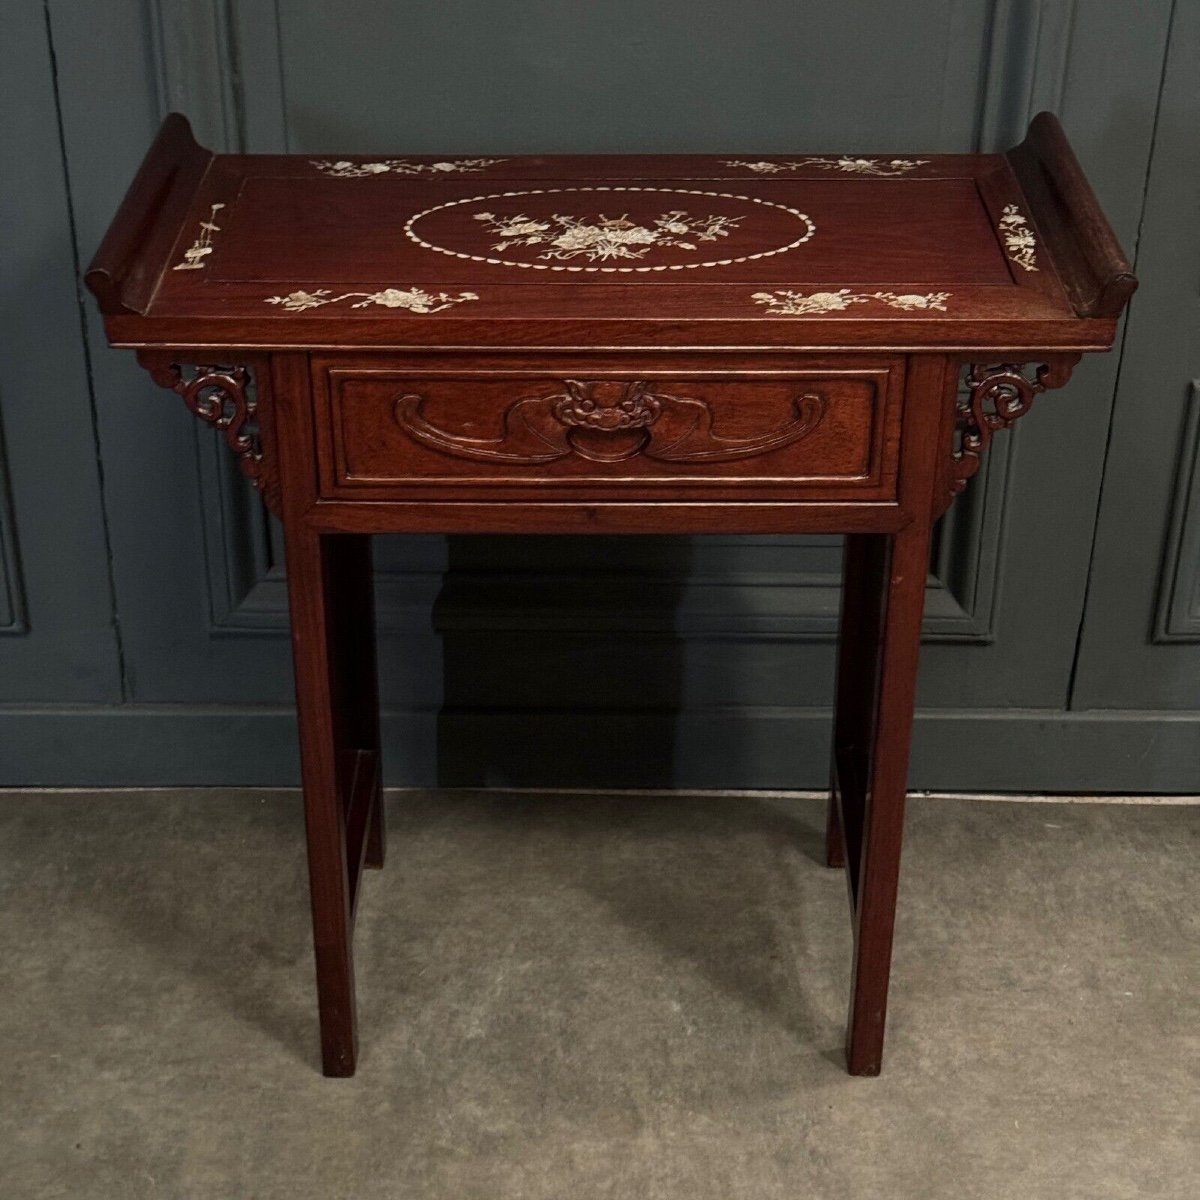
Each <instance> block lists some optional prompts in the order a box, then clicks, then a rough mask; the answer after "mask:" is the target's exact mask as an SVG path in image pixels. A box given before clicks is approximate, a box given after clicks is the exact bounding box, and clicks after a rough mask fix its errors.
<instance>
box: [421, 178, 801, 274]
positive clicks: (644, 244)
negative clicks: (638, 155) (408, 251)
mask: <svg viewBox="0 0 1200 1200" xmlns="http://www.w3.org/2000/svg"><path fill="white" fill-rule="evenodd" d="M404 232H405V233H406V234H407V235H408V236H409V237H410V238H411V239H412V240H413V241H414V242H416V243H417V245H418V246H423V247H424V248H425V249H426V250H433V251H436V252H437V253H438V254H449V255H450V256H451V257H453V258H465V259H468V260H470V261H472V262H482V263H491V264H493V265H494V266H500V267H524V268H526V269H528V270H533V271H564V272H580V273H600V274H614V275H630V274H640V273H643V272H648V271H686V270H692V269H697V268H704V267H725V266H729V265H730V264H732V263H742V262H750V261H752V260H753V259H756V258H769V257H771V256H772V255H774V254H783V253H785V252H786V251H788V250H794V249H795V248H796V247H797V246H800V245H803V243H805V242H807V241H808V240H809V239H810V238H811V237H812V236H813V234H814V233H816V226H815V225H814V224H813V223H812V220H811V219H810V218H809V217H808V216H807V215H806V214H804V213H802V212H800V211H799V210H798V209H795V208H789V207H788V206H787V205H786V204H777V203H775V202H774V201H772V200H760V199H758V198H757V197H755V196H738V195H734V194H732V193H729V192H706V191H699V190H691V189H685V188H655V187H571V188H531V189H526V190H523V191H515V192H496V193H493V194H492V195H488V196H470V197H468V198H467V199H465V200H449V201H447V202H446V203H445V204H438V205H435V206H434V207H433V208H427V209H425V210H424V211H423V212H419V213H417V214H416V215H415V216H413V217H410V218H409V219H408V221H406V222H405V225H404Z"/></svg>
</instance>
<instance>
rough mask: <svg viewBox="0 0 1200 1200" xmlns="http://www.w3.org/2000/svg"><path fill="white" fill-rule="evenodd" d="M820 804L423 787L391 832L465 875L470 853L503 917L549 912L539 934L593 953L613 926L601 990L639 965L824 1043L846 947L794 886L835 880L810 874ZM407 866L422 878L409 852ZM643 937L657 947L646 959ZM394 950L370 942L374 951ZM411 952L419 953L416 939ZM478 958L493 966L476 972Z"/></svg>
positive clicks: (469, 871)
mask: <svg viewBox="0 0 1200 1200" xmlns="http://www.w3.org/2000/svg"><path fill="white" fill-rule="evenodd" d="M822 814H823V808H822V806H821V805H820V804H819V803H817V802H815V801H783V800H765V799H764V800H757V799H753V798H744V797H737V798H735V797H715V796H714V797H704V796H684V797H678V796H671V797H666V796H651V795H636V794H634V795H623V796H606V795H588V796H578V795H569V794H555V793H548V794H538V795H529V794H521V793H519V792H512V793H490V794H486V795H484V794H479V793H471V792H461V793H456V794H440V795H435V796H429V797H426V796H422V795H419V794H418V795H415V796H412V797H406V798H405V800H404V813H403V816H402V817H401V818H400V820H399V822H398V824H397V829H396V834H397V836H400V837H402V839H403V840H404V842H405V843H406V844H411V845H421V844H423V843H424V841H425V840H426V839H429V840H431V841H433V842H436V843H438V844H440V845H442V846H445V845H448V844H453V845H457V846H461V847H462V857H461V859H460V861H459V862H458V863H457V864H456V866H455V868H454V869H455V870H461V871H462V872H463V873H464V874H466V875H473V873H476V872H478V870H479V869H480V868H479V865H478V863H476V862H475V857H476V856H483V855H486V856H487V858H486V861H485V862H484V865H483V867H482V870H483V871H484V872H485V873H486V874H488V875H492V876H493V878H492V880H491V881H490V882H489V881H488V880H487V879H486V878H481V877H479V876H478V875H477V874H474V876H473V877H474V879H475V882H474V884H473V885H472V886H474V887H477V888H480V889H482V890H484V891H489V890H490V891H491V892H492V894H494V895H495V896H496V897H497V898H498V899H497V901H496V902H497V903H503V905H504V906H505V908H506V911H508V912H510V913H511V912H523V913H532V914H535V917H534V923H535V924H536V925H538V927H539V928H542V927H543V926H541V924H540V922H539V921H538V920H537V919H536V914H538V913H544V918H545V922H546V924H545V926H544V928H546V929H553V927H554V926H555V923H557V924H558V925H559V926H561V927H562V932H561V934H553V933H552V934H550V935H548V936H551V937H552V938H553V937H561V939H562V940H563V942H564V943H567V942H570V943H571V944H572V947H573V948H574V947H577V946H578V945H580V944H583V945H586V946H588V947H589V949H588V953H596V954H601V955H602V954H603V953H604V949H603V948H605V947H610V946H612V945H613V938H614V936H615V935H614V930H620V931H621V934H620V937H619V938H618V942H619V943H620V944H621V945H622V946H624V949H623V950H622V951H621V952H620V953H619V954H616V953H614V955H613V957H612V958H611V959H609V960H608V964H607V967H605V966H604V965H603V964H604V960H603V958H601V959H600V960H598V961H599V962H600V963H601V965H600V967H599V970H600V972H601V975H603V973H604V972H605V971H606V970H607V969H610V968H611V970H612V971H613V972H615V973H617V975H615V976H614V977H613V979H610V981H609V983H610V985H612V986H618V984H620V985H624V984H625V983H627V982H628V980H626V979H625V978H624V977H623V975H621V973H622V972H627V971H635V970H638V969H644V970H645V971H646V972H647V976H646V985H647V987H649V988H654V987H656V986H659V985H660V984H661V983H662V981H664V980H665V981H672V980H673V981H675V984H678V983H679V981H681V980H682V981H684V983H685V984H686V980H687V979H688V978H690V977H692V976H698V977H700V978H701V979H703V980H704V981H707V984H708V985H710V986H711V987H712V988H713V989H714V990H716V991H717V992H719V993H720V994H722V995H724V996H725V997H727V998H728V999H732V1000H733V1001H735V1002H736V1003H737V1004H739V1005H744V1006H747V1007H748V1008H751V1009H753V1010H754V1011H756V1012H757V1013H759V1014H760V1015H761V1017H763V1018H765V1019H766V1020H767V1021H768V1022H769V1023H770V1024H773V1025H774V1026H776V1027H777V1028H778V1029H780V1030H782V1031H784V1032H785V1033H786V1034H788V1035H789V1036H790V1037H792V1038H794V1039H795V1040H796V1042H797V1043H808V1044H812V1045H818V1044H821V1043H825V1042H828V1040H829V1038H830V1037H831V1034H832V1031H833V1024H832V1023H831V1017H830V1014H829V1013H828V1012H827V1011H826V1010H825V1008H823V1007H821V1006H820V1005H819V1004H814V1003H813V1001H812V996H813V995H814V994H821V995H822V996H823V997H824V996H826V995H827V994H828V993H829V991H830V988H831V986H833V984H832V978H831V973H830V972H829V971H828V970H827V961H826V960H827V959H836V957H837V955H838V954H839V953H840V947H833V946H829V945H826V944H825V943H826V942H827V941H828V940H829V939H828V937H827V936H826V931H825V928H824V925H822V927H821V929H820V930H819V931H817V933H816V934H815V935H814V934H813V931H812V930H810V929H809V917H810V914H809V913H808V912H806V906H805V901H804V899H803V897H802V895H801V892H802V891H804V890H805V889H809V888H815V889H822V888H824V886H825V885H826V883H827V882H830V881H826V880H825V879H824V878H823V876H822V875H818V874H817V872H818V867H817V866H816V865H815V864H816V862H817V861H818V860H817V858H816V855H815V854H814V853H812V851H813V850H814V849H815V847H816V846H817V845H818V844H819V842H820V829H821V819H822ZM412 870H413V871H414V872H415V873H416V875H417V876H420V875H421V874H422V873H423V867H422V865H421V864H420V862H419V861H417V859H416V858H414V860H413V862H412ZM819 870H820V871H821V872H823V871H824V868H823V867H821V868H819ZM798 880H801V881H802V882H803V887H802V888H799V889H798V886H797V882H798ZM412 882H413V887H412V891H411V892H410V893H409V895H410V896H411V897H412V898H413V899H412V902H413V903H417V904H424V903H425V901H424V900H422V899H419V898H418V897H419V894H420V893H421V892H423V891H424V890H425V888H426V887H429V888H433V889H435V890H436V885H435V881H434V880H433V879H432V878H431V879H430V880H429V881H428V883H427V884H425V883H423V882H422V881H421V880H420V879H419V878H417V879H414V880H413V881H412ZM832 882H836V881H832ZM572 894H574V897H573V895H572ZM822 894H823V893H822ZM499 897H503V900H502V901H501V900H500V899H499ZM839 900H840V897H839ZM439 903H443V904H444V903H445V897H444V895H443V896H442V897H441V899H440V900H439ZM834 907H838V906H837V905H835V906H834ZM597 912H599V913H600V914H607V915H596V914H597ZM442 915H443V916H444V914H442ZM466 916H467V910H466V909H464V919H465V917H466ZM406 924H408V925H409V928H410V929H419V927H420V924H421V921H420V916H419V914H418V913H410V914H409V915H408V918H407V919H406ZM518 924H519V922H518V921H517V920H516V919H515V918H514V919H512V920H506V921H505V922H504V929H503V932H501V930H500V926H499V925H498V927H497V936H496V937H495V938H494V939H490V940H486V944H485V945H484V946H482V947H478V948H477V949H476V950H475V951H474V953H476V954H479V953H483V954H487V953H490V952H493V951H495V950H496V946H497V945H499V944H500V943H501V942H503V941H504V940H506V939H507V938H508V937H509V936H510V935H511V932H512V928H514V927H517V925H518ZM374 933H375V936H376V937H380V938H382V939H383V940H384V941H385V942H388V943H390V942H392V941H394V940H397V939H398V934H397V932H396V931H395V930H394V929H393V930H381V929H375V930H374ZM630 934H632V935H633V936H632V938H630V937H629V935H630ZM417 936H418V937H419V936H421V934H420V933H418V934H417ZM813 936H816V938H817V941H818V945H817V947H815V948H814V946H813V945H812V944H811V940H810V939H811V938H812V937H813ZM630 943H632V945H633V947H634V950H633V951H630V950H629V945H630ZM638 943H644V944H645V945H647V946H648V947H650V948H652V950H651V952H650V953H648V954H647V955H646V956H645V958H644V960H641V959H639V957H638V955H637V953H636V946H637V945H638ZM488 946H490V947H491V950H489V949H488ZM397 952H398V948H397V947H395V946H392V947H390V948H389V946H386V945H373V946H372V947H371V950H370V955H371V957H372V958H373V959H375V958H381V959H382V958H386V957H389V956H392V955H394V954H396V953H397ZM405 952H406V953H407V954H410V955H413V956H414V957H415V958H416V959H419V958H420V957H421V951H420V949H419V948H417V947H413V946H411V945H408V946H406V947H405ZM431 953H432V951H431ZM639 962H643V963H644V965H643V967H641V968H639V966H638V964H639ZM473 965H474V966H475V967H476V968H477V969H479V970H480V973H481V974H482V975H485V976H486V975H487V973H488V968H487V967H486V966H480V965H479V964H478V963H476V964H473ZM601 986H604V985H601ZM672 986H673V985H672ZM702 990H703V989H702ZM838 1003H839V1004H840V996H839V1000H838Z"/></svg>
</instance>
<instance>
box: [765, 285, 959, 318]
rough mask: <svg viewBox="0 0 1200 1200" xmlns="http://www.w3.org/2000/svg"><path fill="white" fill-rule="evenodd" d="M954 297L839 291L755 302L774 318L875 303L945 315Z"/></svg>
mask: <svg viewBox="0 0 1200 1200" xmlns="http://www.w3.org/2000/svg"><path fill="white" fill-rule="evenodd" d="M950 296H951V293H950V292H926V293H924V294H923V295H919V294H917V293H910V294H906V295H898V294H897V293H896V292H852V291H851V290H850V289H849V288H839V289H838V290H837V291H836V292H812V293H811V294H809V295H807V296H806V295H804V293H803V292H789V291H779V292H755V293H754V295H753V296H752V297H751V299H753V300H754V302H755V303H756V304H765V305H766V306H767V307H768V308H769V309H770V310H771V313H772V315H773V316H780V317H803V316H809V315H811V314H813V313H828V312H842V311H843V310H844V309H847V308H849V307H850V306H851V305H852V304H867V303H869V302H870V301H872V300H876V301H878V302H879V303H881V304H886V305H887V306H888V307H889V308H899V309H901V310H902V311H904V312H916V311H918V310H921V309H926V310H928V309H937V310H938V311H939V312H945V311H946V301H947V300H949V299H950Z"/></svg>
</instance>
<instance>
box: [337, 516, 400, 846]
mask: <svg viewBox="0 0 1200 1200" xmlns="http://www.w3.org/2000/svg"><path fill="white" fill-rule="evenodd" d="M328 540H329V543H330V544H329V545H328V546H327V548H326V553H327V554H328V555H329V561H330V566H331V569H332V578H333V579H334V581H335V586H336V589H337V590H336V604H337V616H336V620H335V622H334V629H333V636H334V638H335V640H336V655H337V662H338V671H337V683H338V694H337V696H336V698H335V700H334V713H335V715H336V717H337V719H338V721H339V743H340V745H341V746H343V747H347V748H351V749H352V750H357V751H367V752H368V753H369V754H370V755H372V756H373V757H374V760H375V762H374V766H373V767H371V768H370V770H371V774H372V778H373V785H372V786H371V787H370V788H369V789H368V790H369V792H370V813H369V817H368V820H367V845H366V852H365V855H364V865H365V866H368V867H372V868H374V869H376V870H378V869H379V868H381V867H382V866H383V860H384V853H385V849H386V838H387V830H386V826H385V822H384V811H383V772H382V770H381V769H380V767H379V744H380V738H379V679H378V676H377V674H376V660H377V657H378V656H377V652H376V646H375V577H374V572H373V570H372V564H371V538H370V537H369V536H368V535H365V534H339V535H337V536H336V537H333V538H330V539H328Z"/></svg>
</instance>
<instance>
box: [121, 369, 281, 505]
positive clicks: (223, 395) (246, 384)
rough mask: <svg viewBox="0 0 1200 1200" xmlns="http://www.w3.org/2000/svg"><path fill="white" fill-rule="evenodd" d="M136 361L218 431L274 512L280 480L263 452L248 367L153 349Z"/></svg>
mask: <svg viewBox="0 0 1200 1200" xmlns="http://www.w3.org/2000/svg"><path fill="white" fill-rule="evenodd" d="M138 361H139V362H140V363H141V364H142V366H143V367H145V368H146V370H147V371H149V372H150V377H151V378H152V379H153V380H154V382H155V383H157V384H158V385H159V386H160V387H165V388H170V389H171V391H173V392H176V393H178V394H179V395H180V396H182V397H183V402H184V403H185V404H186V405H187V406H188V408H189V409H190V410H191V412H193V413H194V414H195V415H196V416H197V417H199V418H200V420H202V421H204V422H205V423H206V424H208V425H211V426H212V427H213V428H214V429H219V430H221V432H222V433H223V434H224V435H225V442H226V444H227V445H228V446H229V448H230V450H232V451H233V453H234V455H235V456H236V457H237V463H238V468H239V469H240V470H241V472H242V474H243V475H245V476H246V477H247V478H248V479H252V480H253V481H254V486H255V487H256V488H257V489H258V491H259V493H260V494H261V495H262V498H263V500H264V501H265V502H266V505H267V507H268V508H269V509H270V510H271V511H272V512H273V513H275V514H276V515H278V514H279V513H280V511H281V508H282V506H281V503H280V494H279V481H278V479H277V478H276V475H275V471H274V469H273V466H272V465H271V464H270V463H269V462H268V460H267V459H266V458H265V457H264V455H263V446H262V431H261V429H260V427H259V420H258V404H257V401H256V399H255V397H254V393H253V387H252V382H251V377H250V371H249V369H248V368H246V367H240V366H228V367H227V366H186V365H184V364H181V363H178V362H175V361H173V360H172V359H171V358H169V357H166V356H163V355H160V354H157V353H152V352H143V353H141V354H139V355H138Z"/></svg>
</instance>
